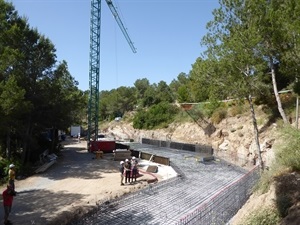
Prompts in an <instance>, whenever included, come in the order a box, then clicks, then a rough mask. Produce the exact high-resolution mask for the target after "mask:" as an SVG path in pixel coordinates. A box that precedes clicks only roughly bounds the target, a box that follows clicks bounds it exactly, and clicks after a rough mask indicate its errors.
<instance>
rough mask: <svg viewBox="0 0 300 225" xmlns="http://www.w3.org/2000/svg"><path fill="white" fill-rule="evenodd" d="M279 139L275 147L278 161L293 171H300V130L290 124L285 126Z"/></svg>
mask: <svg viewBox="0 0 300 225" xmlns="http://www.w3.org/2000/svg"><path fill="white" fill-rule="evenodd" d="M279 139H280V140H279V144H278V145H277V146H276V149H275V160H276V162H277V163H278V164H280V165H282V166H285V167H287V168H291V169H292V170H293V171H300V131H299V130H297V129H295V128H293V127H291V126H289V125H288V126H284V127H283V129H281V132H280V136H279Z"/></svg>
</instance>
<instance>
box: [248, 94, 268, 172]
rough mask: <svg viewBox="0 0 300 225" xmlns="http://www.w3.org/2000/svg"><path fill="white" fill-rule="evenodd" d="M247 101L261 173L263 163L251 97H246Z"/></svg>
mask: <svg viewBox="0 0 300 225" xmlns="http://www.w3.org/2000/svg"><path fill="white" fill-rule="evenodd" d="M247 100H248V102H249V106H250V110H251V115H252V122H253V128H254V137H255V142H256V146H257V156H258V163H259V166H260V169H261V171H263V170H264V163H263V160H262V157H261V150H260V143H259V134H258V128H257V122H256V116H255V111H254V106H253V102H252V96H251V95H248V98H247Z"/></svg>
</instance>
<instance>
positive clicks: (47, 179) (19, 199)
mask: <svg viewBox="0 0 300 225" xmlns="http://www.w3.org/2000/svg"><path fill="white" fill-rule="evenodd" d="M63 145H64V149H63V150H62V151H61V153H60V155H59V157H58V159H57V162H56V163H55V164H54V165H52V166H51V167H50V168H49V169H48V170H46V171H45V172H43V173H39V174H36V175H33V176H31V177H28V178H26V179H23V180H17V181H16V182H15V186H16V191H17V192H18V194H17V196H16V197H15V198H14V202H13V209H12V213H11V215H10V217H9V219H10V220H11V221H12V222H13V224H16V225H27V224H30V225H32V224H35V225H39V224H43V225H45V224H60V225H62V224H66V222H67V221H68V219H70V218H72V217H73V216H74V214H77V215H78V214H84V212H86V211H87V210H89V209H90V208H91V207H94V206H96V204H97V203H101V202H104V201H107V200H109V199H112V198H116V197H120V196H122V195H124V194H127V193H130V192H134V191H137V190H140V189H142V188H145V187H147V186H148V185H149V184H148V181H152V180H153V179H154V178H155V177H156V178H157V179H158V182H159V181H161V180H163V179H167V178H171V177H173V176H175V174H174V173H175V172H174V171H173V170H172V168H171V167H169V166H164V167H160V169H159V170H158V173H155V174H151V173H147V172H146V169H147V165H146V164H145V163H141V164H143V165H144V167H140V168H139V171H140V175H141V176H140V177H139V178H138V179H137V182H136V183H135V184H132V185H130V184H126V185H125V186H121V185H120V173H119V171H118V167H119V161H113V155H112V153H108V154H104V157H103V158H102V159H95V155H94V154H93V153H89V152H88V151H87V150H86V146H87V143H86V142H85V141H81V142H80V143H78V141H77V140H75V139H68V140H67V141H65V142H64V143H63ZM4 189H5V187H4V186H2V190H4ZM0 217H1V219H2V218H3V210H1V211H0ZM2 220H3V219H2Z"/></svg>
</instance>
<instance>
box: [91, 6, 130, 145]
mask: <svg viewBox="0 0 300 225" xmlns="http://www.w3.org/2000/svg"><path fill="white" fill-rule="evenodd" d="M106 3H107V5H108V7H109V8H110V10H111V12H112V14H113V16H114V17H115V19H116V21H117V23H118V25H119V27H120V29H121V31H122V33H123V34H124V36H125V38H126V40H127V42H128V44H129V46H130V47H131V49H132V51H133V52H134V53H136V49H135V47H134V45H133V43H132V41H131V39H130V38H129V35H128V33H127V31H126V29H125V27H124V25H123V23H122V21H121V19H120V17H119V15H118V12H117V10H116V8H115V7H114V5H113V3H112V1H111V0H106ZM100 31H101V0H91V18H90V61H89V88H90V90H89V100H88V135H87V138H88V143H87V144H88V149H90V141H91V139H92V137H93V140H94V141H96V140H97V138H98V116H99V78H100V33H101V32H100ZM93 134H94V135H93Z"/></svg>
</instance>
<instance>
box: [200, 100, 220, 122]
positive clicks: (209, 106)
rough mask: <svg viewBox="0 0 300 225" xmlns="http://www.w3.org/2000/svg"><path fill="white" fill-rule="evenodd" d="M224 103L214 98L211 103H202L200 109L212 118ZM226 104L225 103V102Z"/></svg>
mask: <svg viewBox="0 0 300 225" xmlns="http://www.w3.org/2000/svg"><path fill="white" fill-rule="evenodd" d="M221 105H222V103H221V102H219V101H216V100H212V101H211V102H209V103H204V104H201V105H200V110H201V112H203V114H204V116H205V117H207V118H210V117H211V116H212V114H213V113H214V112H215V111H216V110H217V109H218V108H220V107H221ZM223 105H224V104H223Z"/></svg>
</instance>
